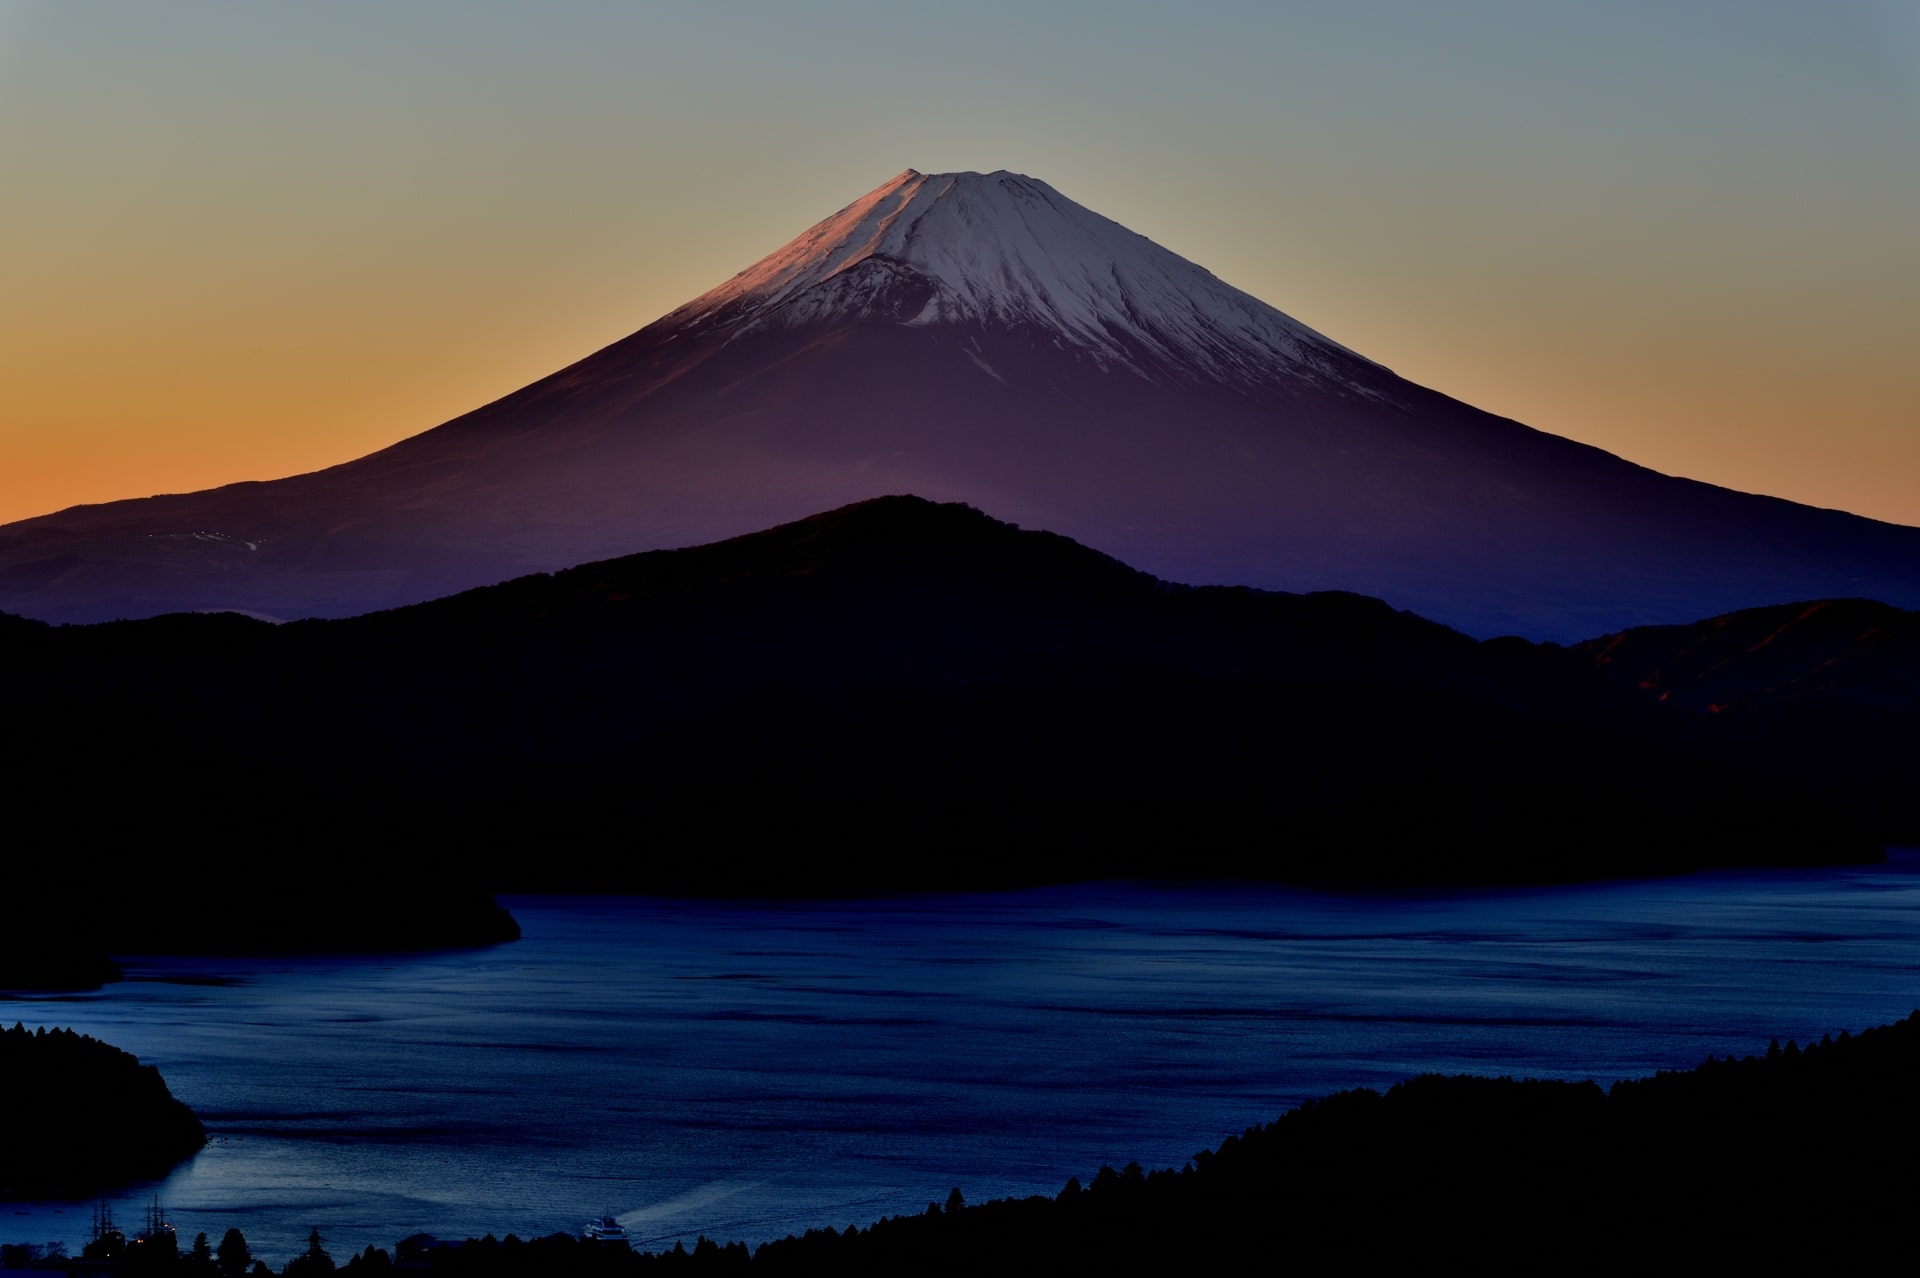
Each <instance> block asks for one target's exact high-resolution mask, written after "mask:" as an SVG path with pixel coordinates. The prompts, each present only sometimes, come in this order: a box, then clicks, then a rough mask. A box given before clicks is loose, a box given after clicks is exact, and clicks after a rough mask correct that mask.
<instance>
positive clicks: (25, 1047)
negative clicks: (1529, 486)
mask: <svg viewBox="0 0 1920 1278" xmlns="http://www.w3.org/2000/svg"><path fill="white" fill-rule="evenodd" d="M0 1096H4V1097H6V1098H7V1110H6V1131H5V1132H4V1134H3V1135H0V1200H7V1199H21V1198H44V1197H54V1196H63V1197H76V1196H80V1195H84V1194H88V1193H92V1192H94V1191H95V1190H99V1189H103V1188H107V1187H109V1186H114V1185H123V1184H126V1183H128V1182H129V1181H135V1180H143V1179H150V1178H154V1177H158V1176H161V1175H163V1174H164V1173H165V1172H166V1171H167V1170H168V1169H170V1168H171V1167H172V1166H173V1165H174V1164H175V1163H177V1162H179V1161H180V1160H182V1159H184V1158H187V1157H188V1156H190V1155H192V1154H193V1153H194V1152H195V1151H197V1150H198V1149H199V1148H200V1146H201V1145H203V1144H204V1143H206V1132H205V1130H204V1129H203V1128H202V1127H201V1125H200V1120H199V1119H197V1118H195V1117H194V1116H193V1111H192V1110H190V1109H188V1108H187V1107H186V1106H185V1105H184V1104H182V1103H181V1102H180V1101H178V1100H175V1099H174V1097H173V1094H172V1093H171V1092H169V1091H168V1090H167V1085H166V1083H165V1082H164V1081H163V1080H162V1079H161V1077H160V1071H159V1070H157V1069H155V1068H154V1067H153V1066H151V1065H142V1064H140V1062H139V1060H138V1059H136V1058H135V1057H134V1056H133V1055H132V1054H131V1053H128V1052H123V1051H121V1050H120V1049H119V1048H117V1047H113V1046H110V1045H109V1044H106V1043H102V1042H101V1041H100V1040H98V1039H96V1038H90V1037H88V1036H86V1035H83V1034H76V1033H74V1032H73V1031H72V1030H47V1029H44V1028H43V1029H41V1030H39V1031H38V1032H35V1031H30V1030H28V1029H27V1028H26V1026H25V1025H22V1024H18V1023H16V1024H15V1025H14V1027H13V1028H12V1029H10V1030H0Z"/></svg>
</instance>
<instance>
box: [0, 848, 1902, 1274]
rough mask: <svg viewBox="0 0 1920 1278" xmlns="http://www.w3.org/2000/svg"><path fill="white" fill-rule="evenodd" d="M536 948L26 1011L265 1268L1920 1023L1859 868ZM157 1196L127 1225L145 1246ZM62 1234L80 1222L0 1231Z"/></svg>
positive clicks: (210, 969)
mask: <svg viewBox="0 0 1920 1278" xmlns="http://www.w3.org/2000/svg"><path fill="white" fill-rule="evenodd" d="M510 904H511V906H512V908H513V910H514V913H515V914H516V915H517V916H518V917H519V919H520V921H521V924H522V926H523V927H524V929H525V934H526V939H525V940H523V941H521V942H520V943H518V944H515V945H510V946H506V947H503V948H499V949H493V950H485V951H479V952H471V953H456V954H439V955H430V956H427V957H407V958H402V959H384V960H370V961H360V960H355V961H348V960H297V961H296V960H266V961H232V960H207V959H197V960H189V959H156V960H149V961H141V962H136V963H133V964H131V965H129V971H130V973H131V975H132V976H133V977H134V979H132V980H130V981H129V982H127V983H126V984H124V985H120V986H116V987H113V988H111V989H108V990H106V991H103V992H102V993H99V994H96V995H88V996H83V997H78V998H46V999H31V1000H20V1001H17V1002H15V1003H14V1004H13V1006H12V1008H11V1009H9V1011H10V1012H11V1016H10V1017H9V1019H13V1018H16V1017H17V1018H18V1019H20V1020H23V1021H25V1022H26V1023H27V1024H28V1025H29V1026H34V1025H40V1024H44V1025H49V1026H54V1025H70V1026H72V1027H74V1028H75V1029H78V1030H80V1031H81V1032H83V1033H88V1034H93V1035H96V1036H97V1037H100V1038H103V1039H105V1040H107V1041H108V1042H111V1043H114V1044H117V1045H119V1046H121V1047H124V1048H126V1049H128V1050H130V1051H133V1052H135V1053H137V1054H138V1055H139V1056H140V1057H141V1059H142V1060H145V1061H148V1062H150V1063H154V1064H157V1065H159V1066H160V1067H161V1070H162V1071H163V1072H164V1073H165V1074H166V1076H167V1078H168V1080H169V1082H170V1083H171V1084H172V1086H173V1089H174V1092H175V1094H176V1095H178V1096H180V1097H181V1098H182V1099H184V1100H186V1101H187V1102H188V1103H189V1104H191V1105H192V1106H193V1107H194V1109H195V1110H196V1111H197V1112H198V1113H199V1114H200V1115H201V1116H202V1118H203V1119H204V1120H205V1121H206V1122H207V1125H208V1127H209V1128H210V1129H211V1130H212V1131H213V1133H214V1139H213V1143H212V1144H211V1145H209V1147H208V1148H207V1149H206V1150H205V1151H204V1152H203V1153H202V1154H200V1155H199V1156H198V1157H197V1158H196V1159H194V1160H193V1162H191V1163H190V1164H188V1165H187V1166H185V1167H183V1168H182V1169H181V1170H179V1171H178V1172H176V1173H175V1174H174V1175H173V1176H172V1177H170V1178H169V1179H168V1180H166V1181H164V1182H162V1183H161V1184H160V1185H159V1186H158V1192H159V1195H160V1198H161V1200H162V1202H163V1203H164V1204H165V1205H166V1206H167V1207H168V1208H169V1209H170V1210H171V1212H172V1214H173V1216H174V1220H175V1223H176V1224H177V1225H178V1226H179V1228H180V1231H181V1234H182V1236H183V1238H186V1239H191V1238H192V1236H193V1235H194V1234H195V1233H196V1232H198V1231H201V1230H205V1231H207V1232H208V1233H209V1234H210V1235H211V1236H212V1238H213V1239H214V1240H215V1241H218V1238H219V1236H220V1232H221V1231H223V1230H225V1229H226V1228H227V1227H228V1226H230V1225H238V1226H239V1227H240V1228H241V1229H242V1230H243V1231H245V1233H246V1234H247V1236H248V1239H249V1241H250V1242H252V1243H253V1245H254V1247H255V1250H256V1251H258V1252H260V1253H261V1254H262V1255H263V1256H265V1257H266V1258H268V1259H269V1260H270V1261H271V1262H272V1263H273V1264H275V1265H276V1266H277V1265H279V1264H281V1263H283V1262H284V1261H285V1260H286V1258H288V1257H289V1256H291V1255H293V1254H294V1253H295V1252H297V1251H298V1250H300V1248H301V1246H302V1245H303V1243H304V1240H305V1237H306V1233H307V1230H308V1229H309V1228H311V1227H313V1226H315V1225H318V1226H319V1228H320V1230H321V1232H322V1233H323V1234H325V1235H326V1236H327V1237H328V1238H329V1239H330V1240H331V1242H332V1246H333V1250H334V1254H335V1255H336V1257H339V1258H344V1256H345V1254H346V1252H347V1251H348V1250H354V1251H357V1250H359V1249H360V1248H362V1247H364V1246H366V1245H367V1244H368V1243H374V1244H377V1245H380V1246H391V1245H392V1244H393V1243H394V1242H395V1241H396V1240H398V1239H399V1238H401V1237H404V1236H405V1235H407V1234H410V1233H413V1232H416V1231H419V1230H426V1231H429V1232H433V1233H437V1234H441V1235H445V1236H455V1237H458V1236H465V1235H468V1234H475V1235H477V1234H481V1233H486V1232H489V1231H491V1232H493V1233H495V1234H498V1235H505V1234H507V1233H509V1232H513V1233H518V1234H521V1235H523V1236H532V1235H539V1234H544V1233H549V1232H552V1231H554V1230H562V1229H564V1230H569V1231H577V1230H578V1229H579V1228H580V1226H581V1224H582V1223H583V1222H584V1221H585V1219H586V1218H587V1217H588V1216H589V1215H600V1214H605V1213H609V1212H611V1213H615V1214H617V1215H618V1216H619V1217H620V1219H621V1220H622V1222H623V1223H625V1224H626V1225H627V1226H628V1227H629V1229H631V1230H632V1232H633V1234H634V1237H635V1239H636V1241H638V1242H641V1243H643V1244H644V1245H649V1246H652V1245H657V1244H659V1243H665V1244H666V1245H671V1242H672V1240H673V1239H675V1238H680V1237H684V1238H686V1239H687V1241H688V1242H689V1243H691V1241H692V1238H693V1236H694V1235H695V1234H697V1233H701V1232H704V1233H707V1234H709V1235H712V1236H715V1237H717V1238H721V1239H729V1238H743V1239H747V1240H749V1241H758V1240H760V1239H764V1238H767V1237H773V1236H778V1235H781V1234H784V1233H786V1232H787V1231H789V1230H798V1229H803V1228H805V1227H807V1226H810V1225H827V1224H832V1225H835V1226H844V1225H846V1224H848V1223H851V1222H859V1223H865V1222H868V1221H870V1220H872V1219H874V1218H875V1217H878V1216H880V1215H890V1214H898V1213H901V1212H912V1211H919V1210H923V1209H924V1207H925V1205H926V1204H927V1202H929V1201H931V1200H935V1199H942V1200H943V1199H944V1198H945V1197H946V1193H947V1190H948V1189H949V1188H951V1187H953V1186H955V1185H958V1186H960V1187H961V1188H962V1189H963V1190H964V1191H965V1193H966V1196H967V1197H968V1199H970V1200H972V1201H976V1202H977V1201H980V1200H982V1199H985V1198H989V1197H994V1196H998V1195H1003V1194H1026V1193H1035V1192H1045V1193H1052V1192H1053V1191H1055V1190H1057V1189H1058V1188H1059V1186H1060V1185H1061V1184H1062V1183H1063V1182H1064V1181H1065V1180H1066V1179H1067V1177H1068V1176H1070V1175H1079V1176H1081V1177H1082V1178H1083V1179H1084V1178H1086V1176H1087V1175H1088V1173H1090V1172H1092V1171H1093V1170H1095V1169H1096V1168H1098V1167H1099V1166H1100V1165H1101V1164H1102V1163H1112V1164H1114V1165H1116V1166H1117V1165H1120V1164H1122V1163H1125V1162H1128V1161H1130V1160H1138V1161H1140V1162H1141V1163H1143V1164H1145V1165H1147V1166H1149V1167H1152V1166H1159V1165H1177V1164H1179V1163H1181V1162H1183V1161H1185V1159H1186V1158H1187V1157H1188V1156H1189V1155H1190V1154H1191V1153H1193V1151H1195V1150H1197V1149H1199V1148H1201V1147H1202V1146H1203V1145H1211V1144H1214V1143H1217V1141H1218V1140H1219V1139H1220V1137H1221V1136H1223V1135H1225V1134H1227V1133H1228V1132H1233V1131H1238V1130H1240V1129H1242V1128H1244V1127H1246V1126H1248V1125H1250V1124H1252V1123H1257V1122H1264V1121H1266V1120H1268V1119H1271V1118H1272V1117H1274V1116H1275V1115H1277V1114H1278V1113H1280V1112H1281V1111H1282V1110H1283V1109H1285V1108H1286V1107H1287V1106H1289V1105H1291V1104H1293V1103H1295V1102H1297V1101H1299V1100H1302V1099H1305V1098H1307V1097H1310V1096H1315V1095H1319V1094H1322V1093H1324V1092H1328V1091H1332V1090H1336V1089H1338V1088H1342V1087H1351V1086H1358V1085H1372V1086H1385V1085H1387V1084H1390V1083H1392V1082H1393V1081H1394V1080H1396V1079H1399V1078H1402V1077H1405V1076H1407V1075H1409V1074H1414V1073H1419V1072H1422V1071H1427V1070H1438V1071H1442V1072H1450V1073H1451V1072H1462V1071H1473V1072H1480V1073H1513V1074H1516V1075H1519V1074H1527V1075H1534V1076H1538V1077H1571V1078H1597V1079H1599V1080H1601V1081H1603V1082H1604V1081H1607V1080H1611V1079H1614V1078H1618V1077H1622V1076H1626V1075H1633V1074H1640V1073H1646V1072H1650V1071H1652V1070H1654V1069H1659V1068H1663V1067H1685V1066H1690V1065H1692V1064H1694V1063H1696V1062H1698V1061H1699V1060H1700V1059H1701V1058H1702V1057H1703V1056H1705V1055H1706V1054H1707V1053H1708V1052H1714V1053H1717V1054H1721V1055H1724V1054H1726V1053H1728V1052H1736V1053H1742V1054H1744V1053H1746V1052H1751V1051H1755V1050H1758V1049H1761V1048H1763V1047H1764V1046H1765V1044H1766V1040H1767V1039H1768V1038H1770V1037H1772V1036H1774V1035H1778V1036H1779V1037H1781V1038H1782V1039H1783V1040H1784V1039H1786V1038H1789V1037H1794V1038H1801V1039H1805V1038H1818V1037H1819V1036H1820V1034H1821V1033H1823V1032H1828V1031H1834V1032H1837V1031H1839V1030H1841V1029H1843V1028H1844V1029H1854V1030H1858V1029H1862V1028H1865V1027H1866V1026H1868V1025H1873V1024H1879V1023H1883V1022H1886V1021H1890V1020H1893V1019H1896V1018H1898V1017H1901V1016H1904V1015H1906V1014H1907V1013H1908V1012H1909V1011H1911V1010H1913V1008H1914V1007H1915V1006H1916V1005H1920V979H1917V977H1920V856H1912V855H1909V856H1907V857H1903V858H1900V859H1897V860H1896V861H1895V862H1894V863H1893V864H1892V865H1890V866H1887V867H1884V868H1878V869H1873V870H1865V871H1842V872H1819V873H1811V872H1809V873H1798V872H1796V873H1768V874H1744V875H1703V876H1698V877H1694V878H1689V879H1679V880H1667V881H1660V882H1653V883H1625V884H1604V885H1597V886H1586V887H1577V888H1556V889H1544V890H1529V891H1514V892H1501V893H1477V894H1446V895H1419V896H1405V897H1388V898H1382V897H1352V896H1340V895H1332V894H1325V893H1312V892H1302V891H1296V890H1289V889H1281V888H1274V887H1268V886H1245V887H1235V888H1230V889H1229V888H1222V887H1218V886H1208V887H1201V888H1178V889H1171V890H1164V891H1154V890H1149V889H1146V888H1141V887H1136V886H1114V885H1095V886H1081V887H1071V888H1057V889H1045V890H1038V891H1029V892H1018V893H1009V894H997V895H982V896H967V897H959V898H942V899H912V900H906V901H888V902H860V903H853V904H846V903H836V904H830V905H772V906H759V905H753V906H748V905H740V904H735V903H715V902H697V903H688V902H666V901H658V900H650V899H620V900H604V899H600V900H553V899H526V900H514V901H512V902H510ZM152 1192H153V1188H152V1187H146V1188H140V1189H135V1190H129V1191H127V1192H126V1193H125V1194H123V1195H120V1196H119V1198H120V1200H121V1202H122V1203H123V1206H122V1207H121V1211H120V1214H122V1215H123V1216H125V1217H126V1218H128V1219H137V1218H138V1215H139V1207H140V1205H141V1204H143V1203H144V1202H145V1201H146V1200H147V1198H148V1196H149V1195H150V1194H151V1193H152ZM8 1212H10V1213H12V1214H11V1215H7V1214H0V1240H6V1241H36V1242H37V1241H46V1240H49V1239H54V1238H59V1239H62V1240H65V1241H67V1242H68V1243H69V1245H70V1246H72V1245H77V1244H78V1242H79V1241H80V1240H81V1237H82V1235H83V1234H84V1231H85V1226H86V1223H87V1219H88V1208H87V1206H86V1205H85V1204H78V1205H73V1204H64V1205H63V1204H24V1205H14V1206H12V1207H8V1208H4V1209H0V1213H8Z"/></svg>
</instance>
